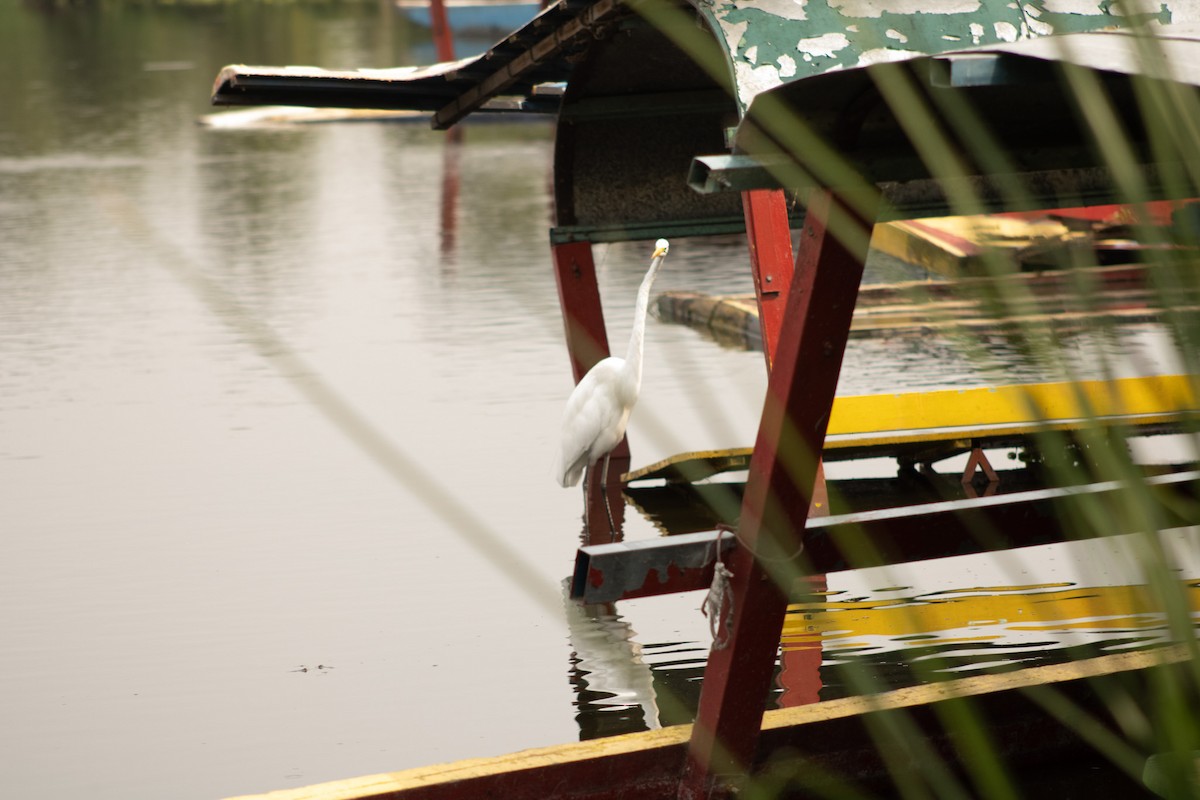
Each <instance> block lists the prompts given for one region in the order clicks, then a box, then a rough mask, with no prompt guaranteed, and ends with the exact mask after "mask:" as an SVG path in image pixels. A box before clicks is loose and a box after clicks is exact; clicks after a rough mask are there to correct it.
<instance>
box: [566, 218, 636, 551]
mask: <svg viewBox="0 0 1200 800" xmlns="http://www.w3.org/2000/svg"><path fill="white" fill-rule="evenodd" d="M551 253H552V256H553V259H554V278H555V281H556V283H557V284H558V302H559V305H560V306H561V307H562V312H563V328H564V330H565V332H566V337H567V354H568V355H569V356H570V359H571V373H572V374H573V375H574V377H575V382H576V383H579V381H581V380H583V376H584V375H586V374H587V371H588V370H589V369H591V368H592V367H593V366H594V365H595V364H596V362H597V361H599V360H600V359H602V358H606V357H607V356H608V355H609V352H610V351H609V348H608V333H607V331H606V329H605V325H604V308H603V306H602V305H601V303H600V286H599V283H598V282H597V280H596V262H595V259H594V258H593V257H592V245H591V243H590V242H566V243H563V244H556V245H553V246H552V247H551ZM629 464H630V456H629V442H628V440H627V439H622V440H621V441H620V443H618V444H617V446H616V447H615V448H614V449H613V451H612V454H611V455H610V456H609V464H608V499H607V503H608V507H609V509H611V511H612V517H613V523H614V524H615V525H616V528H617V532H618V534H619V533H620V530H621V525H622V523H623V522H624V519H625V501H624V498H623V496H622V490H621V475H623V474H624V473H626V472H628V471H629ZM602 467H603V461H601V462H599V463H597V464H596V469H594V470H588V476H587V477H586V478H585V480H586V481H587V482H588V484H587V503H586V508H585V511H584V513H585V514H586V515H587V524H586V526H585V530H586V532H587V536H585V537H584V539H583V543H584V544H585V545H592V544H604V543H606V542H609V541H612V539H613V537H612V534H611V533H610V531H609V525H608V512H607V511H606V510H605V503H606V501H605V497H604V493H603V492H602V491H601V490H600V478H601V475H600V472H601V469H602ZM593 473H595V474H593Z"/></svg>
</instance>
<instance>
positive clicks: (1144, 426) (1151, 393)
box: [622, 375, 1200, 483]
mask: <svg viewBox="0 0 1200 800" xmlns="http://www.w3.org/2000/svg"><path fill="white" fill-rule="evenodd" d="M1195 382H1196V378H1195V377H1194V376H1190V375H1153V376H1146V377H1140V378H1120V379H1117V380H1114V381H1079V382H1059V383H1038V384H1013V385H1010V386H995V387H978V388H973V389H944V390H938V391H932V392H908V393H899V394H890V395H883V394H881V395H855V396H846V397H838V398H837V399H835V400H834V403H833V412H832V416H831V418H830V420H829V429H828V432H827V433H826V436H825V450H824V459H825V460H826V461H837V460H841V459H846V458H866V457H872V456H897V455H902V454H906V453H908V452H911V449H912V446H913V445H923V444H929V443H954V442H960V443H961V446H962V447H969V446H970V444H971V443H975V444H976V445H979V446H983V447H1007V446H1014V445H1016V444H1019V443H1020V442H1022V441H1024V440H1026V439H1028V438H1029V437H1032V436H1034V435H1036V434H1038V433H1044V432H1047V431H1073V430H1082V429H1085V428H1088V427H1096V426H1103V427H1114V426H1122V427H1125V428H1128V429H1130V431H1131V432H1135V433H1136V432H1144V433H1161V432H1167V431H1170V430H1174V429H1179V428H1180V427H1182V426H1184V425H1186V424H1187V422H1188V421H1189V419H1191V417H1193V416H1194V415H1195V414H1197V413H1200V399H1198V398H1197V394H1196V386H1195V385H1194V384H1195ZM960 449H961V448H960ZM751 453H752V450H751V448H748V447H742V448H730V449H726V450H700V451H695V452H690V453H680V454H677V455H674V456H670V457H669V458H665V459H662V460H661V461H657V462H655V463H653V464H649V465H647V466H645V467H641V468H639V469H637V470H635V471H633V472H629V473H627V474H626V475H624V476H622V480H623V481H624V482H625V483H629V482H632V481H641V480H656V479H666V480H672V481H688V482H694V481H698V480H702V479H704V478H708V477H711V476H713V475H716V474H719V473H721V472H728V471H733V470H738V469H745V468H746V466H747V465H748V464H749V459H750V455H751Z"/></svg>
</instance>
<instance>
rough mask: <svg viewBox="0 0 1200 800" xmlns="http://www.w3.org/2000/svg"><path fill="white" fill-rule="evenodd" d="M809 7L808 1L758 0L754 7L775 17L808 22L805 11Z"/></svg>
mask: <svg viewBox="0 0 1200 800" xmlns="http://www.w3.org/2000/svg"><path fill="white" fill-rule="evenodd" d="M807 5H808V0H757V2H755V4H754V7H755V8H757V9H760V10H762V11H765V12H766V13H768V14H770V15H771V16H773V17H782V18H783V19H799V20H806V19H808V12H807V11H806V10H805V7H806V6H807Z"/></svg>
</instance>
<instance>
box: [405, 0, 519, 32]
mask: <svg viewBox="0 0 1200 800" xmlns="http://www.w3.org/2000/svg"><path fill="white" fill-rule="evenodd" d="M430 6H431V3H430V2H429V0H396V8H397V9H398V10H399V11H400V13H401V14H403V15H404V17H405V18H406V19H408V20H409V21H410V22H412V23H413V24H414V25H418V26H420V27H422V28H429V29H431V30H432V29H433V17H432V13H431V10H430ZM445 7H446V21H447V22H448V23H449V25H450V32H451V33H452V34H454V35H455V36H463V37H467V38H471V37H481V36H500V35H503V34H505V33H508V32H509V31H512V30H516V29H517V28H520V27H521V26H522V25H524V24H525V23H527V22H529V20H531V19H533V17H534V16H535V15H536V14H537V12H538V10H539V9H540V8H541V6H540V5H539V4H538V3H529V2H519V0H518V1H517V2H508V1H507V0H445Z"/></svg>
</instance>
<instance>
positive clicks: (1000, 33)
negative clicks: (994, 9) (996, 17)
mask: <svg viewBox="0 0 1200 800" xmlns="http://www.w3.org/2000/svg"><path fill="white" fill-rule="evenodd" d="M992 30H994V31H995V32H996V38H997V39H999V40H1000V41H1002V42H1015V41H1016V40H1017V36H1018V33H1019V31H1017V26H1016V25H1013V24H1012V23H1011V22H994V23H992Z"/></svg>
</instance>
